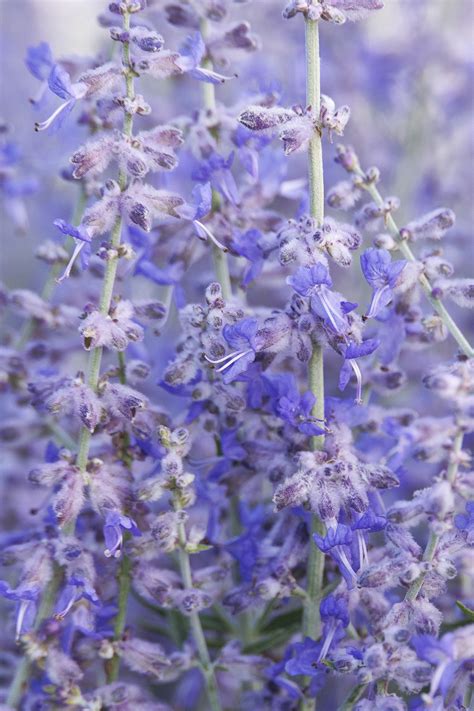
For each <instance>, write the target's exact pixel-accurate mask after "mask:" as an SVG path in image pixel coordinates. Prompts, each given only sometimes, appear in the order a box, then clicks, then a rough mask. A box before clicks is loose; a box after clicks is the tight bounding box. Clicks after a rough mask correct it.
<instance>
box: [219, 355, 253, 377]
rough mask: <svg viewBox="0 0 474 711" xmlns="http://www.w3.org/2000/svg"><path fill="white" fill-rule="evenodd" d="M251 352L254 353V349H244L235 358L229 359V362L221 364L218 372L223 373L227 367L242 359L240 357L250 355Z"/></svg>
mask: <svg viewBox="0 0 474 711" xmlns="http://www.w3.org/2000/svg"><path fill="white" fill-rule="evenodd" d="M249 353H252V351H251V350H248V351H243V352H242V353H239V354H238V355H236V356H235V358H232V360H229V361H228V362H227V363H225V364H224V365H221V367H220V368H217V372H218V373H222V372H223V371H224V370H226V368H228V367H229V366H231V365H233V364H234V363H236V362H237V361H238V360H240V359H241V358H243V357H244V356H246V355H248V354H249Z"/></svg>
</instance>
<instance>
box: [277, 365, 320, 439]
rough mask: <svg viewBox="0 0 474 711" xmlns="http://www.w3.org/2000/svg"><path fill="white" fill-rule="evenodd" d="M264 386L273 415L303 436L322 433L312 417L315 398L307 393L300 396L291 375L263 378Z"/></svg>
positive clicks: (310, 393)
mask: <svg viewBox="0 0 474 711" xmlns="http://www.w3.org/2000/svg"><path fill="white" fill-rule="evenodd" d="M263 381H264V385H265V387H266V390H267V392H268V393H269V395H270V398H271V407H272V410H273V412H274V414H275V415H277V416H278V417H281V419H282V420H284V421H285V422H287V423H288V424H289V425H291V426H292V427H295V428H296V429H297V430H298V432H301V433H302V434H305V435H320V434H323V433H324V427H323V423H320V424H317V421H316V419H315V418H314V417H313V416H312V410H313V407H314V404H315V402H316V398H315V396H314V395H313V393H312V392H310V391H307V392H305V393H304V394H303V395H301V394H300V393H299V391H298V387H297V384H296V380H295V378H294V376H293V375H290V374H286V373H285V374H281V375H273V376H264V377H263Z"/></svg>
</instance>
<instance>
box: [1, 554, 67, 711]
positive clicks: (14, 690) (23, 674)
mask: <svg viewBox="0 0 474 711" xmlns="http://www.w3.org/2000/svg"><path fill="white" fill-rule="evenodd" d="M61 580H62V570H61V568H60V566H59V565H55V568H54V572H53V577H52V578H51V580H50V581H49V583H48V585H47V586H46V589H45V592H44V595H43V597H42V599H41V603H40V606H39V608H38V613H37V615H36V619H35V623H34V626H33V629H34V631H35V632H36V631H37V630H38V629H39V627H40V625H41V623H42V622H43V621H44V620H46V619H47V618H48V617H49V615H50V614H51V610H52V609H53V607H54V603H55V600H56V595H57V593H58V590H59V586H60V585H61ZM31 667H32V660H31V659H30V658H29V657H27V656H26V655H25V656H24V657H23V659H22V660H21V662H20V664H19V665H18V667H17V670H16V672H15V676H14V677H13V681H12V683H11V686H10V690H9V692H8V696H7V699H6V705H7V706H8V707H11V708H13V709H19V708H20V701H21V698H22V696H23V694H24V693H25V691H26V689H27V686H28V682H29V679H30V676H31Z"/></svg>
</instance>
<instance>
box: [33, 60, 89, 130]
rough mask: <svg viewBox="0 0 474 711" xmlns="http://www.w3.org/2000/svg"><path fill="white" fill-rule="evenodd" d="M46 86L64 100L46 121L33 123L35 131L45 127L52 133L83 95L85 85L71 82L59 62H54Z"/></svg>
mask: <svg viewBox="0 0 474 711" xmlns="http://www.w3.org/2000/svg"><path fill="white" fill-rule="evenodd" d="M48 86H49V88H50V90H51V91H52V92H53V94H56V96H59V98H60V99H64V102H63V103H62V104H60V106H58V108H57V109H56V110H55V111H54V112H53V113H52V114H51V116H50V117H49V118H48V119H46V121H42V122H37V123H36V124H35V130H36V131H45V130H47V129H49V130H50V132H52V133H54V132H56V131H57V130H58V129H60V128H61V126H62V125H63V123H64V121H65V120H66V118H67V117H68V116H69V114H70V113H71V111H72V110H73V108H74V106H75V105H76V102H77V100H78V99H81V98H82V97H83V96H85V94H86V92H87V86H86V85H85V84H82V83H80V82H79V83H78V84H73V83H72V81H71V77H70V76H69V74H68V73H67V72H66V70H65V69H63V68H62V67H61V66H60V65H59V64H55V65H54V66H53V68H52V69H51V72H50V74H49V77H48Z"/></svg>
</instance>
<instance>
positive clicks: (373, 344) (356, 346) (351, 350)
mask: <svg viewBox="0 0 474 711" xmlns="http://www.w3.org/2000/svg"><path fill="white" fill-rule="evenodd" d="M378 347H379V341H378V340H377V339H375V338H368V339H367V340H366V341H362V343H355V342H353V341H351V342H350V343H349V344H348V345H347V346H346V348H345V349H344V364H343V366H342V368H341V371H340V373H339V390H345V388H346V386H347V384H348V382H349V380H350V377H351V373H352V372H354V374H355V376H356V379H357V395H356V402H357V403H361V402H362V373H361V371H360V368H359V365H358V363H357V362H356V359H357V358H362V357H363V356H366V355H370V354H371V353H373V352H374V351H375V350H376V349H377V348H378Z"/></svg>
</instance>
